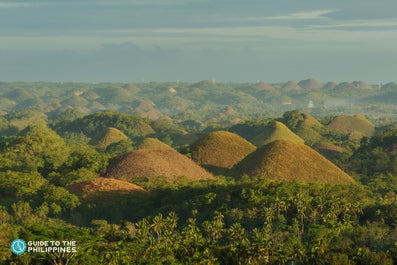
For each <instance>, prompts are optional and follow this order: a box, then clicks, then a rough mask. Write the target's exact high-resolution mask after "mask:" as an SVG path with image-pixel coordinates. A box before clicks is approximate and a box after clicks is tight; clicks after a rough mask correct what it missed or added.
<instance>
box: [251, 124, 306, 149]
mask: <svg viewBox="0 0 397 265" xmlns="http://www.w3.org/2000/svg"><path fill="white" fill-rule="evenodd" d="M282 139H283V140H292V141H297V142H300V143H303V142H304V140H303V139H302V138H300V137H299V136H298V135H296V134H295V133H293V132H292V131H291V130H290V129H288V127H287V126H285V125H284V124H283V123H281V122H279V121H274V122H270V123H269V124H268V125H267V126H266V127H265V128H264V130H263V131H262V132H261V133H260V134H259V135H257V136H256V137H254V138H253V139H252V140H251V142H252V143H253V144H254V145H256V146H262V145H264V144H267V143H270V142H273V141H276V140H282Z"/></svg>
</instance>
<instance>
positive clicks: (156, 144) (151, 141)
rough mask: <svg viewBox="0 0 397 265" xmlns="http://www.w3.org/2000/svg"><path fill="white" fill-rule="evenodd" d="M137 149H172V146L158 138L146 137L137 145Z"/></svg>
mask: <svg viewBox="0 0 397 265" xmlns="http://www.w3.org/2000/svg"><path fill="white" fill-rule="evenodd" d="M137 149H165V150H169V149H172V147H171V146H169V145H167V144H165V143H163V142H162V141H160V140H159V139H157V138H151V137H148V138H145V139H143V141H142V142H141V143H140V144H139V145H138V146H137Z"/></svg>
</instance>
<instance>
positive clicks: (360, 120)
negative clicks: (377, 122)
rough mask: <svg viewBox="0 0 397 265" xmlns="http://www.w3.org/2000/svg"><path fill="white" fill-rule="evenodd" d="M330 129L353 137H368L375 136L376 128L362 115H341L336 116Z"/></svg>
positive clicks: (330, 124)
mask: <svg viewBox="0 0 397 265" xmlns="http://www.w3.org/2000/svg"><path fill="white" fill-rule="evenodd" d="M328 126H329V127H331V128H333V129H334V130H336V131H338V132H341V133H345V134H350V135H353V136H357V137H360V136H367V137H370V136H372V135H374V132H375V126H374V125H373V124H372V123H371V122H370V121H368V120H367V119H366V118H365V117H364V116H362V115H354V116H347V115H339V116H336V117H335V118H334V119H333V120H332V121H331V122H330V123H329V124H328Z"/></svg>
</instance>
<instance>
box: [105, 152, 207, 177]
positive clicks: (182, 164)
mask: <svg viewBox="0 0 397 265" xmlns="http://www.w3.org/2000/svg"><path fill="white" fill-rule="evenodd" d="M106 176H107V177H111V178H116V179H123V180H127V181H134V180H135V179H140V178H142V177H144V178H149V179H150V178H153V177H158V176H161V177H165V179H166V180H167V181H174V180H175V178H178V177H181V176H184V177H187V178H188V179H191V180H202V179H212V178H214V177H213V176H212V175H211V174H210V173H209V172H207V171H206V170H205V169H203V168H202V167H200V166H199V165H197V164H196V163H195V162H193V161H192V160H191V159H189V158H188V157H186V156H184V155H182V154H180V153H178V152H177V151H175V150H173V149H169V150H164V149H163V150H161V149H141V150H136V151H132V152H129V153H127V154H125V155H122V156H121V157H119V158H118V159H117V160H116V161H114V162H113V163H111V164H110V166H109V167H108V170H107V173H106Z"/></svg>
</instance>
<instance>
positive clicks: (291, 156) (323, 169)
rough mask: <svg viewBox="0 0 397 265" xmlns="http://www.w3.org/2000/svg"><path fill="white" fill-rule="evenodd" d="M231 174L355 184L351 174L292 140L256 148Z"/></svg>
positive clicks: (272, 178)
mask: <svg viewBox="0 0 397 265" xmlns="http://www.w3.org/2000/svg"><path fill="white" fill-rule="evenodd" d="M232 174H233V175H234V176H241V175H242V174H248V175H249V176H250V177H264V178H268V179H270V180H294V181H304V182H320V183H327V184H348V183H351V182H353V179H352V178H351V177H350V176H349V175H347V174H346V173H345V172H343V171H342V170H341V169H339V168H338V167H337V166H336V165H334V164H333V163H332V162H330V161H329V160H327V159H326V158H325V157H323V156H322V155H320V154H319V153H318V152H316V151H315V150H313V149H311V148H310V147H308V146H306V145H304V144H302V143H299V142H294V141H289V140H277V141H273V142H271V143H269V144H267V145H265V146H263V147H261V148H259V149H257V150H256V151H255V152H253V153H252V154H250V155H248V156H247V157H246V158H245V159H243V160H242V161H241V162H240V163H239V164H237V165H236V166H235V167H234V168H233V169H232Z"/></svg>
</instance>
